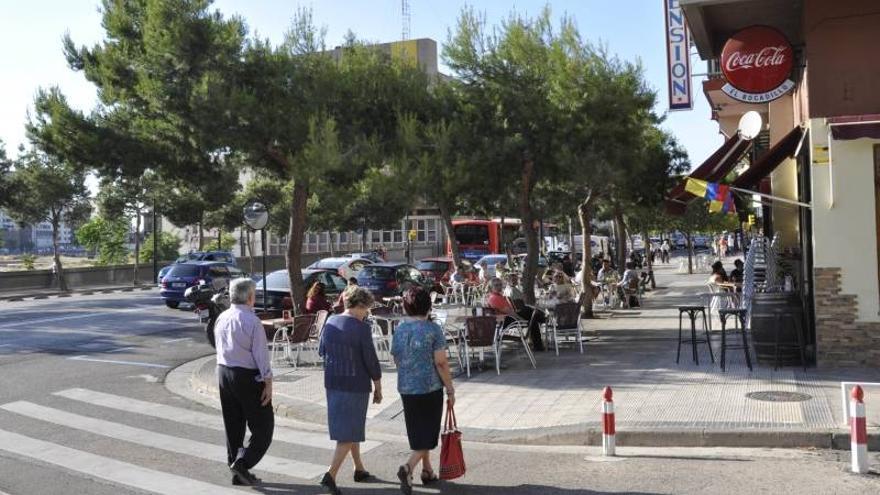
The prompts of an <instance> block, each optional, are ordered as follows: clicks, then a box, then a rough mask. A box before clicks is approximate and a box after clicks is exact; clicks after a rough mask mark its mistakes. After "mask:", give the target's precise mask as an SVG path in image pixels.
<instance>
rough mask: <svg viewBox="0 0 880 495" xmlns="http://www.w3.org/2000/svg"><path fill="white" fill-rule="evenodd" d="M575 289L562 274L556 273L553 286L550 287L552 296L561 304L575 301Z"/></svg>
mask: <svg viewBox="0 0 880 495" xmlns="http://www.w3.org/2000/svg"><path fill="white" fill-rule="evenodd" d="M575 292H576V291H575V289H574V286H573V285H571V282H569V281H568V278H567V277H566V276H565V274H564V273H562V272H556V274H555V275H554V276H553V284H551V285H550V296H551V297H552V298H555V299H556V300H558V301H559V302H561V303H564V302H572V301H574V300H575V297H576V295H575Z"/></svg>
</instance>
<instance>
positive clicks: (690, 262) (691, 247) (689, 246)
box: [684, 232, 694, 275]
mask: <svg viewBox="0 0 880 495" xmlns="http://www.w3.org/2000/svg"><path fill="white" fill-rule="evenodd" d="M684 238H685V241H687V251H688V274H690V275H693V273H694V244H693V242H692V241H691V233H690V232H685V234H684Z"/></svg>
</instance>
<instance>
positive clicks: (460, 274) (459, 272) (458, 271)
mask: <svg viewBox="0 0 880 495" xmlns="http://www.w3.org/2000/svg"><path fill="white" fill-rule="evenodd" d="M465 280H467V276H466V275H465V274H464V267H463V266H460V265H456V266H455V268H454V269H453V270H452V275H450V276H449V282H450V283H453V284H462V283H464V281H465Z"/></svg>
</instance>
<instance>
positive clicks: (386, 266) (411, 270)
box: [357, 262, 433, 299]
mask: <svg viewBox="0 0 880 495" xmlns="http://www.w3.org/2000/svg"><path fill="white" fill-rule="evenodd" d="M357 280H358V285H359V286H361V287H363V288H365V289H367V290H369V291H370V292H372V293H373V296H375V297H376V298H377V299H381V298H383V297H393V296H399V295H400V294H402V293H403V292H405V291H406V290H408V289H409V288H410V287H413V286H421V287H424V288H425V289H426V290H430V288H431V286H432V285H433V283H432V282H431V281H429V280H427V279H426V278H425V277H424V276H423V275H422V272H420V271H419V269H418V268H416V267H414V266H412V265H408V264H406V263H394V262H389V263H375V264H372V265H367V266H365V267H363V268H362V269H361V271H360V272H359V273H358V276H357Z"/></svg>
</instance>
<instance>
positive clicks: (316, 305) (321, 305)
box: [306, 282, 333, 314]
mask: <svg viewBox="0 0 880 495" xmlns="http://www.w3.org/2000/svg"><path fill="white" fill-rule="evenodd" d="M322 310H323V311H327V312H330V311H332V310H333V308H332V307H331V306H330V303H329V302H327V296H326V294H325V292H324V284H322V283H321V282H315V283H314V285H312V288H311V289H309V292H308V294H306V314H315V313H317V312H318V311H322Z"/></svg>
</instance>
